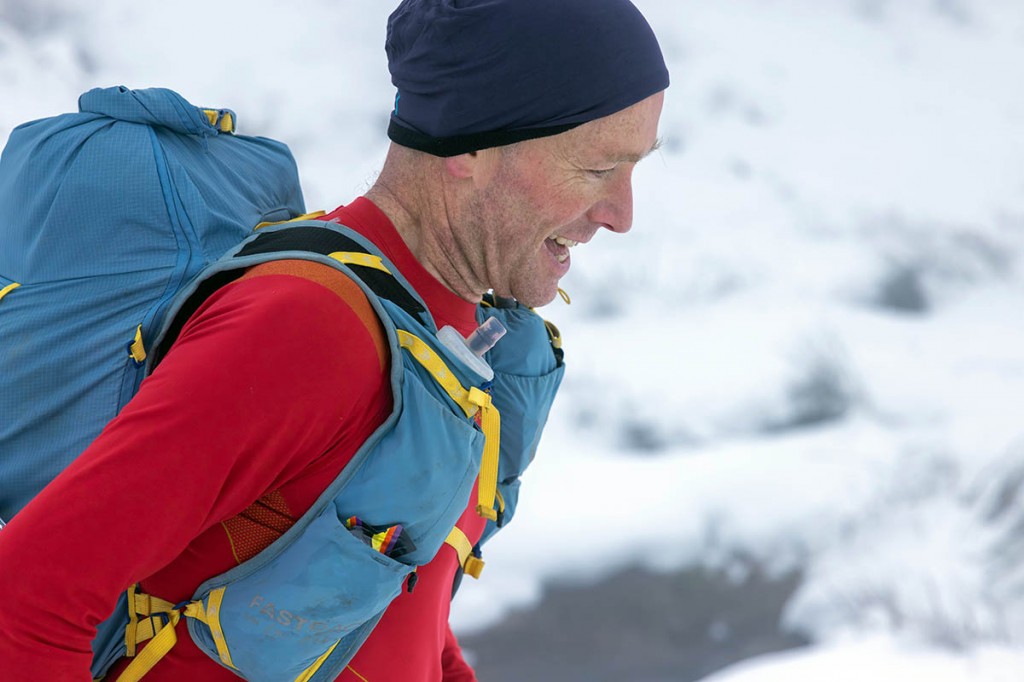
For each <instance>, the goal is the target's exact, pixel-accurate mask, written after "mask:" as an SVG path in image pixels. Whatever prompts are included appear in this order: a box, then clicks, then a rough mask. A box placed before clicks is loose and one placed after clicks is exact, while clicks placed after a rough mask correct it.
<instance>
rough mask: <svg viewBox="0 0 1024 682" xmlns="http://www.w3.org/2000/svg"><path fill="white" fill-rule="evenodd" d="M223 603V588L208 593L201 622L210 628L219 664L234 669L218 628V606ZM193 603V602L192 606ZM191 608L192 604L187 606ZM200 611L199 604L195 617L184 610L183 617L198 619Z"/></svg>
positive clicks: (221, 632)
mask: <svg viewBox="0 0 1024 682" xmlns="http://www.w3.org/2000/svg"><path fill="white" fill-rule="evenodd" d="M222 601H224V588H223V587H218V588H217V589H215V590H212V591H211V592H210V598H209V600H208V602H209V604H208V606H207V607H206V609H205V613H202V614H201V615H202V617H201V618H200V620H202V621H203V622H204V623H206V625H207V626H208V627H209V628H210V634H211V635H213V643H214V645H216V647H217V656H218V657H219V658H220V662H221V663H223V664H224V665H226V666H229V667H231V668H234V667H235V664H234V662H233V661H232V660H231V652H230V651H228V642H227V640H226V639H225V638H224V630H223V629H221V626H220V605H221V602H222ZM194 603H195V602H193V604H194ZM189 606H192V604H189ZM201 609H202V603H199V608H198V609H196V611H197V613H195V615H193V614H190V613H189V612H188V609H186V610H185V615H187V616H189V615H191V616H193V617H197V618H198V617H200V613H199V611H200V610H201Z"/></svg>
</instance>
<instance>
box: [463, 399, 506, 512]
mask: <svg viewBox="0 0 1024 682" xmlns="http://www.w3.org/2000/svg"><path fill="white" fill-rule="evenodd" d="M469 402H471V403H473V404H474V405H477V406H478V407H479V408H480V410H481V415H480V426H481V428H483V430H484V438H485V440H484V459H483V462H481V464H480V480H479V481H478V482H477V505H476V513H477V514H479V515H480V516H482V517H483V518H485V519H488V520H490V521H497V520H498V514H497V512H495V511H494V499H495V497H497V495H498V456H499V452H500V450H499V449H498V441H499V438H500V434H501V415H500V414H498V409H497V408H496V407H494V404H493V403H492V402H491V396H490V394H489V393H486V392H484V391H481V390H480V389H479V388H477V387H476V386H474V387H473V388H471V389H469Z"/></svg>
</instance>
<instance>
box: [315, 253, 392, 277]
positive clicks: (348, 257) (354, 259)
mask: <svg viewBox="0 0 1024 682" xmlns="http://www.w3.org/2000/svg"><path fill="white" fill-rule="evenodd" d="M328 255H329V256H330V257H331V258H333V259H334V260H336V261H338V262H339V263H343V264H345V265H362V266H363V267H366V268H373V269H374V270H380V271H381V272H386V273H388V274H389V275H390V274H391V271H390V270H388V269H387V267H386V266H385V265H384V261H383V260H382V259H381V257H380V256H374V255H372V254H369V253H359V252H358V251H335V252H334V253H331V254H328Z"/></svg>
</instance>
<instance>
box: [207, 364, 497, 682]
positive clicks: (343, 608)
mask: <svg viewBox="0 0 1024 682" xmlns="http://www.w3.org/2000/svg"><path fill="white" fill-rule="evenodd" d="M410 365H411V363H409V362H408V361H406V363H405V365H404V367H403V373H404V377H403V380H402V382H401V385H402V389H401V409H400V411H398V412H397V413H396V415H395V418H396V420H395V421H394V423H393V426H391V427H390V428H388V424H387V423H386V424H385V425H384V426H382V427H381V429H380V430H379V432H378V434H375V435H378V436H379V437H376V438H371V440H370V441H368V442H367V444H366V445H365V446H364V450H365V452H363V451H361V452H360V453H357V455H356V459H358V460H360V462H361V463H360V464H359V465H358V466H355V467H353V466H351V465H350V467H349V468H350V469H351V470H352V473H351V475H350V476H347V477H346V476H345V474H343V475H342V478H340V479H339V480H338V482H337V487H336V488H335V489H334V490H333V491H328V493H332V494H333V501H332V502H331V503H329V504H327V505H325V507H324V508H323V510H322V511H321V512H320V514H318V515H317V517H316V518H315V519H314V520H313V521H312V522H311V523H309V524H308V525H307V526H305V527H304V528H303V529H302V531H301V534H300V535H299V536H298V537H296V538H294V540H293V541H292V542H290V543H288V542H287V541H286V538H287V535H286V536H282V538H280V539H279V540H278V543H281V548H282V550H283V549H284V548H285V547H287V552H284V551H281V552H275V546H274V545H271V546H270V547H268V548H267V550H264V552H263V553H261V554H260V555H258V556H257V557H255V558H254V559H252V560H250V562H247V563H246V564H244V565H243V566H240V567H239V568H243V567H246V568H247V575H239V574H236V575H234V576H233V579H232V580H231V581H230V582H229V583H227V586H226V587H224V588H221V587H218V586H204V587H207V588H209V589H206V590H205V592H204V593H203V594H202V595H201V596H198V597H197V598H199V599H201V600H202V601H203V603H204V604H206V605H207V607H206V612H207V616H208V617H207V619H206V622H202V621H199V620H189V623H188V627H189V630H190V632H191V634H192V637H193V639H194V640H195V641H196V642H197V644H199V645H200V648H202V649H204V650H205V651H206V653H207V654H209V655H210V656H211V657H212V658H214V659H215V660H218V661H219V662H220V663H221V664H222V665H224V666H226V667H228V668H230V669H232V670H235V671H236V672H238V673H240V674H242V675H243V676H244V677H245V679H248V680H252V681H254V682H277V681H279V680H295V679H304V680H318V679H325V680H327V679H334V678H333V677H332V675H336V674H337V673H338V672H339V671H340V670H341V669H342V668H344V664H345V662H347V661H348V660H349V659H351V657H352V656H353V655H354V654H355V651H356V650H357V649H358V647H359V646H360V645H361V644H362V642H363V641H364V640H365V637H366V636H367V635H368V634H369V632H370V630H371V629H372V627H373V626H374V625H375V624H376V622H377V621H378V620H379V618H380V616H381V615H382V614H383V611H384V609H385V608H386V607H387V605H388V604H389V603H390V602H391V600H392V599H394V598H396V597H398V596H399V594H400V593H401V590H402V586H403V582H404V581H405V580H406V578H407V576H408V575H409V574H410V573H411V572H412V570H413V567H414V566H415V565H421V564H424V563H427V562H429V561H430V560H431V559H432V558H433V557H434V555H435V554H436V553H437V551H438V549H439V548H440V547H441V545H442V544H443V542H444V539H445V537H447V534H448V532H449V531H450V530H451V528H452V526H453V525H454V524H455V522H456V521H457V520H458V517H459V516H460V515H461V513H462V511H463V510H464V509H465V507H466V504H467V502H468V499H469V494H470V492H471V490H472V486H473V482H474V480H475V478H476V476H477V473H478V472H479V468H480V458H481V453H482V451H483V445H484V436H483V434H482V433H481V432H480V430H479V429H478V428H477V427H476V425H475V423H474V421H473V420H472V419H471V418H468V417H464V416H462V415H461V414H457V413H455V412H454V411H453V410H452V408H451V406H450V405H448V404H445V403H444V402H443V401H442V400H441V399H439V396H438V395H437V393H436V392H435V391H434V390H433V387H431V386H430V385H429V384H426V382H425V381H424V380H423V378H422V377H421V375H420V373H419V372H418V371H417V368H416V367H415V366H410ZM356 459H354V460H353V463H355V462H356ZM325 494H327V493H325ZM352 516H358V517H359V518H360V519H361V520H362V521H364V522H365V523H367V524H372V525H373V526H382V527H386V526H393V525H395V524H402V526H403V533H405V534H408V536H409V537H410V538H411V539H412V541H413V543H414V545H415V549H413V550H412V551H410V552H408V553H406V554H404V555H402V556H401V558H400V559H398V560H396V559H392V558H391V557H389V556H386V555H385V554H383V553H381V552H380V551H378V550H376V549H374V548H373V547H372V546H371V545H369V544H367V543H365V542H363V541H361V540H359V539H358V538H357V537H356V536H355V535H353V533H352V532H351V531H350V529H349V528H347V527H346V525H345V521H346V520H347V519H349V518H350V517H352ZM275 544H277V543H275ZM214 602H216V603H214ZM211 605H212V606H211ZM211 611H213V612H214V613H215V614H223V615H222V616H221V617H218V618H211V617H210V613H211ZM335 669H336V670H335ZM314 673H315V675H316V676H315V677H314V676H313V675H314ZM302 675H309V676H308V677H301V676H302Z"/></svg>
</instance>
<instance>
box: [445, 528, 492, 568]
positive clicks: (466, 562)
mask: <svg viewBox="0 0 1024 682" xmlns="http://www.w3.org/2000/svg"><path fill="white" fill-rule="evenodd" d="M445 542H446V543H447V544H448V545H450V546H451V547H452V548H453V549H454V550H455V551H456V553H457V554H458V555H459V565H460V566H462V570H463V571H464V572H465V573H466V575H469V576H471V577H473V578H479V577H480V573H481V572H482V571H483V570H484V560H483V559H481V558H480V557H477V556H474V555H473V545H472V544H471V543H470V541H469V538H467V537H466V534H465V533H463V532H462V529H461V528H459V527H458V526H455V527H454V528H452V532H451V533H448V537H447V538H445Z"/></svg>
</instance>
